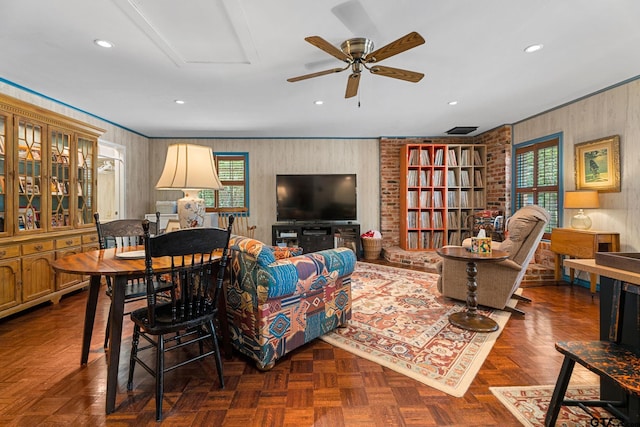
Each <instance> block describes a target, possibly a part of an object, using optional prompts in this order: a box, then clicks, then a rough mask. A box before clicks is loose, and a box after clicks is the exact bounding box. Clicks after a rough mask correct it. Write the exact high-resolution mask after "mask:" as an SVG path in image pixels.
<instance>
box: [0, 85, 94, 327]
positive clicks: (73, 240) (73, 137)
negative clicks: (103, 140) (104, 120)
mask: <svg viewBox="0 0 640 427" xmlns="http://www.w3.org/2000/svg"><path fill="white" fill-rule="evenodd" d="M103 132H104V130H102V129H99V128H97V127H94V126H92V125H89V124H86V123H82V122H80V121H78V120H75V119H72V118H69V117H65V116H63V115H60V114H58V113H54V112H52V111H48V110H45V109H43V108H40V107H37V106H34V105H31V104H28V103H25V102H23V101H20V100H17V99H14V98H10V97H7V96H4V95H0V318H2V317H5V316H8V315H11V314H14V313H16V312H18V311H21V310H24V309H26V308H28V307H32V306H34V305H37V304H40V303H43V302H46V301H53V302H57V301H59V300H60V298H61V297H62V295H64V294H66V293H68V292H71V291H74V290H76V289H79V288H81V287H83V286H86V278H84V277H80V276H77V275H75V276H74V275H69V274H56V273H55V272H54V271H53V269H52V268H51V263H52V262H53V260H54V259H56V258H60V257H62V256H65V255H67V254H71V253H77V252H81V251H86V250H90V249H95V248H97V246H98V243H97V236H96V233H95V225H94V223H93V212H95V211H96V206H95V203H96V199H97V198H96V196H95V194H96V185H97V180H96V156H97V142H98V136H99V135H100V134H102V133H103Z"/></svg>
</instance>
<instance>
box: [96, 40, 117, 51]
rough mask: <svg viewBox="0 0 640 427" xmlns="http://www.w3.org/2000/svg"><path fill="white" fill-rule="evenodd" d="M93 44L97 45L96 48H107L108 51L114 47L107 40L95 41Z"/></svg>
mask: <svg viewBox="0 0 640 427" xmlns="http://www.w3.org/2000/svg"><path fill="white" fill-rule="evenodd" d="M93 42H94V43H95V44H97V45H98V46H100V47H105V48H107V49H109V48H111V47H113V46H114V45H113V43H111V42H110V41H108V40H100V39H95V40H94V41H93Z"/></svg>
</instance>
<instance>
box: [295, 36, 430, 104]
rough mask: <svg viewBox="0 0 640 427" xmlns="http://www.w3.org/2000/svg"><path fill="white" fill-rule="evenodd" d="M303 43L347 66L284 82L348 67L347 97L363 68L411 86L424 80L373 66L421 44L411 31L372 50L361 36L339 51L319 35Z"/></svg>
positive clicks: (355, 87)
mask: <svg viewBox="0 0 640 427" xmlns="http://www.w3.org/2000/svg"><path fill="white" fill-rule="evenodd" d="M305 40H306V41H307V42H309V43H311V44H312V45H314V46H315V47H317V48H318V49H322V50H323V51H325V52H327V53H328V54H329V55H332V56H334V57H336V58H338V59H339V60H341V61H344V62H346V63H347V66H346V67H344V68H332V69H330V70H324V71H318V72H317V73H311V74H305V75H303V76H298V77H291V78H289V79H287V81H288V82H297V81H300V80H306V79H310V78H313V77H320V76H324V75H327V74H332V73H339V72H341V71H345V70H347V69H349V68H351V75H350V76H349V79H348V80H347V90H346V92H345V95H344V97H345V98H351V97H354V96H356V94H357V93H358V85H359V84H360V74H361V72H362V70H363V69H367V70H369V72H371V73H372V74H377V75H380V76H386V77H391V78H394V79H400V80H406V81H408V82H413V83H417V82H419V81H420V80H421V79H422V78H423V77H424V74H422V73H417V72H415V71H409V70H403V69H400V68H393V67H385V66H383V65H377V63H378V62H379V61H382V60H383V59H387V58H389V57H390V56H393V55H397V54H399V53H402V52H404V51H406V50H409V49H412V48H414V47H416V46H420V45H421V44H423V43H424V39H423V38H422V36H421V35H420V34H418V33H417V32H415V31H413V32H411V33H409V34H407V35H405V36H403V37H400V38H399V39H398V40H396V41H393V42H391V43H389V44H387V45H385V46H383V47H381V48H380V49H376V50H373V42H372V41H371V40H369V39H367V38H364V37H357V38H353V39H348V40H345V41H344V42H342V44H341V45H340V49H338V48H337V47H335V46H334V45H332V44H331V43H329V42H328V41H326V40H325V39H323V38H322V37H319V36H310V37H306V38H305Z"/></svg>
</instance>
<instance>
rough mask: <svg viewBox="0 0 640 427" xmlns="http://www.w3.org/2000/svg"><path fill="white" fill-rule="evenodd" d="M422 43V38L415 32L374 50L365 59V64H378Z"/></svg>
mask: <svg viewBox="0 0 640 427" xmlns="http://www.w3.org/2000/svg"><path fill="white" fill-rule="evenodd" d="M423 43H424V39H423V38H422V36H421V35H420V34H418V33H416V32H415V31H413V32H411V33H409V34H407V35H406V36H403V37H400V38H399V39H398V40H396V41H393V42H391V43H389V44H388V45H385V46H382V47H381V48H380V49H376V50H374V51H373V52H371V53H370V54H368V55H367V57H366V62H379V61H382V60H383V59H387V58H389V57H390V56H393V55H397V54H399V53H402V52H404V51H405V50H409V49H412V48H414V47H416V46H420V45H421V44H423Z"/></svg>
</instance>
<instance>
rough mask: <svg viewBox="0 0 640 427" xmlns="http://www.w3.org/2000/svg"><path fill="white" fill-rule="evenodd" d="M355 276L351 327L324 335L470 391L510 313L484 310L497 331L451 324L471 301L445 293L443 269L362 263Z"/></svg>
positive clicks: (427, 380) (427, 379) (444, 386)
mask: <svg viewBox="0 0 640 427" xmlns="http://www.w3.org/2000/svg"><path fill="white" fill-rule="evenodd" d="M351 280H352V282H351V292H352V300H353V304H352V316H351V320H350V321H349V323H348V326H347V327H345V328H338V329H336V330H334V331H332V332H330V333H328V334H326V335H324V336H322V337H321V339H322V340H324V341H326V342H328V343H329V344H332V345H334V346H336V347H339V348H342V349H344V350H346V351H349V352H351V353H354V354H356V355H358V356H360V357H363V358H365V359H368V360H371V361H374V362H376V363H379V364H380V365H382V366H385V367H387V368H389V369H392V370H394V371H396V372H399V373H401V374H403V375H406V376H408V377H411V378H413V379H415V380H417V381H420V382H422V383H424V384H426V385H428V386H430V387H433V388H435V389H438V390H440V391H442V392H444V393H447V394H450V395H452V396H455V397H461V396H463V395H464V394H465V392H466V391H467V389H468V388H469V385H470V384H471V382H472V381H473V379H474V378H475V376H476V374H477V373H478V371H479V370H480V367H481V366H482V364H483V363H484V361H485V359H486V358H487V356H488V355H489V352H490V351H491V348H492V347H493V344H494V343H495V341H496V339H497V338H498V336H499V335H500V331H502V328H504V326H505V324H506V323H507V320H508V319H509V316H510V313H508V312H505V311H500V310H496V311H493V310H479V312H481V313H482V314H484V315H487V316H489V317H491V318H492V319H494V320H495V321H496V322H497V323H498V325H499V326H500V328H499V329H498V331H496V332H491V333H477V332H471V331H466V330H463V329H460V328H457V327H455V326H453V325H451V324H450V323H449V321H448V317H449V315H450V314H451V313H454V312H457V311H461V310H464V309H465V306H464V303H462V302H455V301H453V300H449V299H446V298H444V297H443V296H442V295H440V293H439V292H438V289H437V287H436V282H437V280H438V275H437V274H431V273H425V272H421V271H415V270H407V269H402V268H395V267H388V266H384V265H377V264H369V263H363V262H358V263H357V264H356V269H355V272H354V274H353V275H352V277H351Z"/></svg>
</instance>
